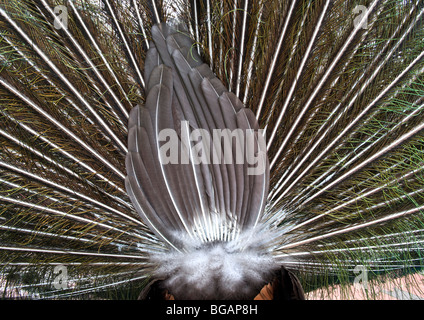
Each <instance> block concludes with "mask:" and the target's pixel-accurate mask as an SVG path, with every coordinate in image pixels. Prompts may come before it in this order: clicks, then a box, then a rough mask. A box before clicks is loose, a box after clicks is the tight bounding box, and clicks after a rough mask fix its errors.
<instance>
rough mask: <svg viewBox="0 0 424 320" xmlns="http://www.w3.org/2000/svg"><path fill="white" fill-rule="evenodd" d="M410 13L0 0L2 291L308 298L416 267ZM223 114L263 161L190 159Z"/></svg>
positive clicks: (415, 107) (417, 138) (421, 6)
mask: <svg viewBox="0 0 424 320" xmlns="http://www.w3.org/2000/svg"><path fill="white" fill-rule="evenodd" d="M423 14H424V1H405V0H403V1H400V0H387V1H384V0H380V1H363V2H361V1H338V0H336V1H312V0H309V1H308V0H293V1H282V0H279V1H273V0H272V1H260V0H255V1H247V0H246V1H237V0H235V1H219V2H218V1H211V0H203V1H183V0H180V1H144V0H131V1H129V0H128V1H115V0H99V1H93V0H90V1H89V0H85V1H84V0H74V1H71V0H69V1H54V0H39V1H14V0H7V1H6V0H4V1H0V30H1V31H0V35H1V37H0V62H1V65H0V70H1V73H0V102H1V103H0V105H1V107H0V117H1V124H2V125H1V127H0V203H1V207H0V265H1V267H0V268H1V273H0V275H1V278H0V284H1V287H2V288H3V296H12V297H16V296H26V297H32V298H68V297H79V298H100V297H124V298H137V297H138V296H139V294H140V292H142V290H143V289H144V291H143V293H142V295H141V296H142V297H144V298H146V297H152V293H155V291H154V290H157V289H158V288H159V289H160V290H162V289H166V290H167V291H168V293H167V294H168V295H169V294H170V295H172V296H173V297H174V298H176V299H192V298H196V299H227V298H230V299H234V298H235V299H252V298H254V297H255V296H256V295H257V294H259V292H260V291H261V288H264V289H263V290H265V289H266V288H269V286H271V288H272V290H271V291H273V293H274V296H273V295H272V294H271V298H272V297H274V298H277V296H278V297H280V298H281V297H282V296H284V298H303V292H302V291H303V290H304V291H305V292H306V293H307V292H309V291H311V290H313V289H316V288H324V289H325V288H327V287H328V286H329V284H330V283H332V282H337V283H340V284H342V285H345V284H349V283H351V282H352V281H353V280H354V278H355V276H356V275H357V274H358V270H360V271H361V272H365V273H366V274H367V275H368V277H369V278H370V279H371V278H374V277H376V280H377V282H378V279H380V278H381V277H382V276H389V277H392V276H394V275H399V274H400V272H405V271H407V272H415V271H417V270H419V269H420V268H421V265H422V247H423V245H422V243H423V241H424V240H423V239H424V233H423V227H422V223H423V216H422V214H423V212H424V211H423V210H424V206H423V204H424V200H423V196H424V191H423V187H422V186H423V185H424V183H423V182H424V175H423V169H424V152H423V147H424V145H423V143H424V139H423V138H424V131H423V129H424V116H423V109H424V41H423V39H424V19H423ZM164 129H165V130H166V129H170V130H171V131H163V130H164ZM218 129H219V130H225V129H228V132H230V133H231V134H235V133H236V134H240V132H244V133H246V135H244V136H243V137H246V136H247V135H248V134H247V132H251V133H252V134H251V142H252V141H253V142H252V144H251V145H250V149H249V147H248V146H247V145H246V148H247V149H249V150H250V151H251V152H252V155H253V158H254V159H256V160H258V161H257V162H256V165H257V166H258V167H260V165H261V164H262V168H263V170H260V171H259V172H256V174H249V173H250V171H249V169H252V163H248V162H247V161H244V162H243V161H242V162H240V163H237V162H236V161H233V162H231V163H227V162H225V159H220V160H221V161H220V162H216V163H210V162H209V163H205V162H202V161H200V163H197V162H196V159H197V160H198V157H200V158H202V157H203V156H205V152H206V151H208V150H209V151H210V150H215V149H218V148H219V147H220V146H222V145H223V143H222V140H220V141H219V142H215V141H214V142H211V143H206V144H198V143H197V142H198V141H200V140H202V139H201V138H203V140H202V142H203V143H204V141H205V137H206V136H208V134H209V137H211V136H213V134H212V133H213V132H214V130H218ZM196 130H197V131H196ZM237 130H241V131H237ZM163 132H168V133H170V132H174V133H175V136H171V135H168V136H166V135H165V136H166V138H164V137H163V136H161V134H162V133H163ZM221 132H222V131H221ZM225 132H227V131H225ZM194 133H196V134H198V135H197V136H196V139H195V138H193V139H192V140H187V139H188V138H187V137H190V136H191V135H194ZM240 135H241V134H240ZM238 137H240V136H237V135H235V136H232V135H229V136H225V135H224V136H223V137H222V138H224V139H225V138H228V139H229V140H231V141H234V140H235V141H238V140H237V138H238ZM172 139H175V140H173V142H174V143H173V144H172V143H171V144H170V145H169V146H175V145H177V146H178V148H177V150H178V151H179V153H178V161H176V162H175V163H170V164H164V162H163V161H162V160H163V158H166V157H168V156H170V152H173V151H172V150H168V149H166V150H168V151H169V152H165V153H163V152H161V150H163V146H164V145H166V143H169V142H170V141H171V142H172ZM240 141H242V140H240ZM241 146H243V143H238V144H237V143H236V144H233V145H232V146H231V147H229V148H227V149H226V150H227V151H237V150H239V149H238V148H240V147H241ZM199 147H201V148H200V149H202V152H196V151H199V149H196V148H199ZM203 147H204V148H203ZM247 149H246V150H247ZM236 153H237V152H236ZM236 153H234V159H233V160H236V159H235V158H236V156H235V154H236ZM184 154H185V155H187V159H185V160H186V162H183V161H182V158H181V157H182V156H183V155H184ZM261 155H262V156H261ZM202 159H204V158H202ZM227 160H228V159H227ZM245 160H246V159H245ZM159 282H160V286H157V283H159ZM152 283H153V284H152ZM267 284H269V285H268V287H267V286H266V285H267ZM155 286H156V287H155ZM277 287H278V288H277ZM302 287H303V289H302ZM152 288H153V289H152ZM281 288H285V289H287V290H288V291H285V292H283V293H284V294H281V295H280V293H281V292H279V291H278V290H282V289H281ZM149 290H150V295H149ZM152 290H153V291H152ZM283 291H284V290H283ZM262 292H263V291H261V293H262ZM159 296H161V297H162V298H163V296H162V292H160V294H159ZM370 297H371V298H372V295H371V296H370Z"/></svg>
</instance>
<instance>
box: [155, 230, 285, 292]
mask: <svg viewBox="0 0 424 320" xmlns="http://www.w3.org/2000/svg"><path fill="white" fill-rule="evenodd" d="M263 238H264V237H263V235H262V236H261V237H260V238H259V237H258V236H257V235H253V234H252V233H250V232H249V234H245V235H244V236H241V237H239V238H238V240H235V241H229V242H213V243H206V244H203V245H201V246H199V245H198V243H197V244H195V243H192V242H191V241H190V240H187V239H185V240H184V243H185V248H186V252H175V251H174V252H169V253H166V254H159V255H155V256H152V260H153V261H154V262H155V263H157V264H158V265H159V267H158V269H157V270H156V273H155V275H156V277H158V278H160V279H164V285H165V287H166V288H167V289H168V291H169V292H170V293H171V294H173V295H174V296H175V297H176V298H177V299H187V300H188V299H214V300H215V299H251V298H253V297H254V296H256V294H258V293H259V291H260V289H261V288H262V287H263V286H264V285H265V284H266V283H268V282H269V281H270V280H271V279H272V276H273V273H274V271H275V270H276V269H278V268H279V267H278V265H277V264H276V262H275V261H274V259H273V258H272V256H271V254H270V253H269V252H268V250H266V246H264V242H263ZM180 239H181V238H180Z"/></svg>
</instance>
